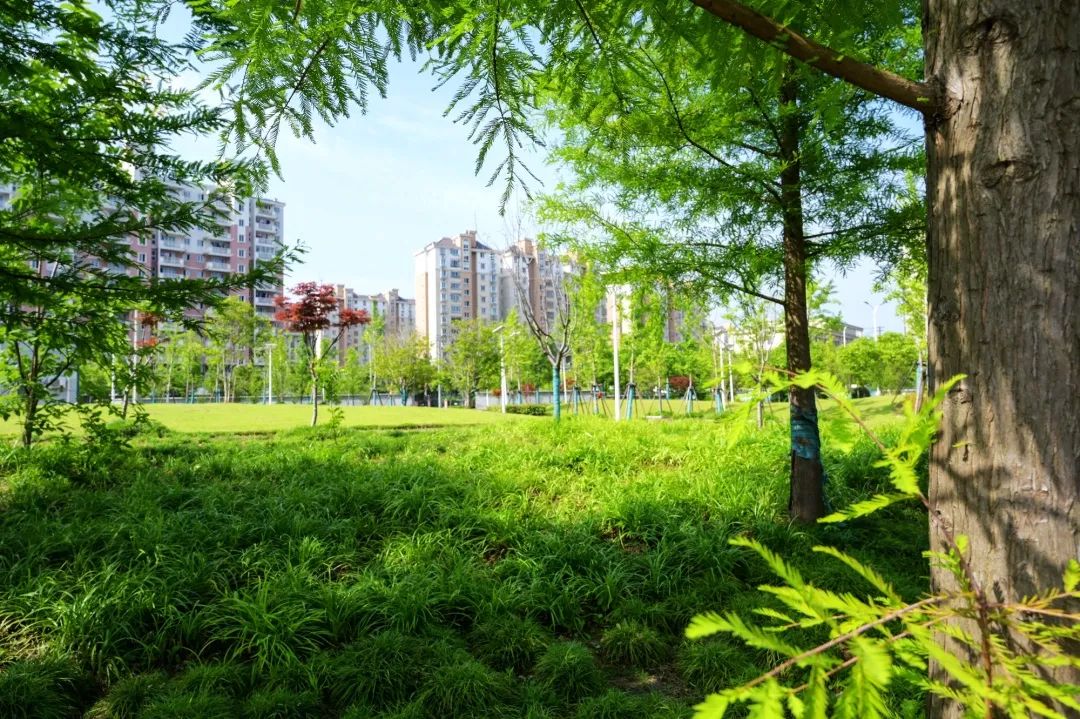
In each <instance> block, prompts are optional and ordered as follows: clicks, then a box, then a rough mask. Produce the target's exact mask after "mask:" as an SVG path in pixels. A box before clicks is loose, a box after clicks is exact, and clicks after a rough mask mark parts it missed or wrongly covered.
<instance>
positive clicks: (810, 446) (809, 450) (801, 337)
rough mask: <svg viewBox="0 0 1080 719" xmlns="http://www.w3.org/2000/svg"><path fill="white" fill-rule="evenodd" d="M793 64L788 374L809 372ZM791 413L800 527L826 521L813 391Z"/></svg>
mask: <svg viewBox="0 0 1080 719" xmlns="http://www.w3.org/2000/svg"><path fill="white" fill-rule="evenodd" d="M795 73H796V68H795V62H794V61H793V60H788V61H787V65H786V66H785V68H784V79H783V82H782V83H781V86H780V115H781V122H782V123H783V126H782V135H781V138H780V140H781V147H780V153H781V156H782V157H783V160H784V168H783V170H782V171H781V173H780V197H781V202H782V204H783V221H784V336H785V340H786V342H785V344H786V346H787V368H788V370H790V371H792V372H805V371H807V370H809V369H810V327H809V322H808V317H807V308H806V239H805V238H804V235H803V210H802V186H801V182H802V178H801V177H800V166H799V152H800V150H799V139H800V133H801V119H800V117H799V113H798V101H799V87H798V80H797V78H796V77H795ZM789 405H790V410H791V495H790V499H789V501H788V513H789V514H790V515H791V518H792V519H795V520H798V521H800V522H813V521H816V520H817V519H819V518H821V517H823V516H825V496H824V487H823V481H824V470H823V469H822V466H821V437H820V434H819V432H818V421H817V403H816V400H815V398H814V390H813V388H808V389H803V388H800V387H792V388H791V390H790V391H789Z"/></svg>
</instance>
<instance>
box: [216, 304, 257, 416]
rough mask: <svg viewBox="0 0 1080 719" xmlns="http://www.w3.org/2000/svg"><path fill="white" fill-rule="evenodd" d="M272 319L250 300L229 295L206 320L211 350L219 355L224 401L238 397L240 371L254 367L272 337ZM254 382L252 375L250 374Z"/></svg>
mask: <svg viewBox="0 0 1080 719" xmlns="http://www.w3.org/2000/svg"><path fill="white" fill-rule="evenodd" d="M270 332H271V325H270V320H268V319H266V318H265V317H262V316H260V315H259V314H258V313H256V312H255V308H254V307H253V306H252V305H251V304H250V303H248V302H244V301H243V300H241V299H239V298H236V297H229V298H227V299H226V300H225V301H224V302H222V303H221V305H220V306H219V307H218V308H217V309H215V310H213V311H212V312H211V313H210V315H209V317H208V318H207V321H206V336H207V338H208V339H209V345H208V347H207V352H208V353H210V354H212V355H214V356H215V357H218V358H219V361H218V362H217V363H216V365H217V368H218V371H219V372H220V380H221V387H222V400H223V401H225V402H232V401H234V400H235V399H236V387H237V374H238V373H239V374H240V375H243V374H244V369H243V368H245V367H254V363H255V354H256V352H257V351H258V350H259V348H262V347H263V346H264V345H265V344H266V342H267V340H269V338H270ZM247 379H248V380H249V382H248V383H249V384H250V379H251V377H247Z"/></svg>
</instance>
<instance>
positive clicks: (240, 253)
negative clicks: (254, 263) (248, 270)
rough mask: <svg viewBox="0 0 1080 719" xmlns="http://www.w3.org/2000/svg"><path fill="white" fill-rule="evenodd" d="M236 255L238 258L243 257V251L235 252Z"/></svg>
mask: <svg viewBox="0 0 1080 719" xmlns="http://www.w3.org/2000/svg"><path fill="white" fill-rule="evenodd" d="M237 255H238V256H240V257H243V256H244V251H243V250H240V251H239V252H237ZM240 271H241V272H243V270H240Z"/></svg>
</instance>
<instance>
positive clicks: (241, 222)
mask: <svg viewBox="0 0 1080 719" xmlns="http://www.w3.org/2000/svg"><path fill="white" fill-rule="evenodd" d="M240 226H241V227H243V226H244V218H243V217H241V218H240Z"/></svg>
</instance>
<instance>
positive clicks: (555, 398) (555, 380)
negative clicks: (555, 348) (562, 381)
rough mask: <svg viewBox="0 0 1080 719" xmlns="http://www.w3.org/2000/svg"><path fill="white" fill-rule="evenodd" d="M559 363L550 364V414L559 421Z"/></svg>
mask: <svg viewBox="0 0 1080 719" xmlns="http://www.w3.org/2000/svg"><path fill="white" fill-rule="evenodd" d="M559 388H560V385H559V363H558V362H552V364H551V414H552V415H553V416H554V417H555V421H556V422H558V421H559V417H560V415H561V413H562V393H561V392H560V391H559Z"/></svg>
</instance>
